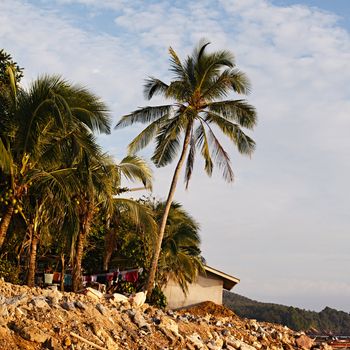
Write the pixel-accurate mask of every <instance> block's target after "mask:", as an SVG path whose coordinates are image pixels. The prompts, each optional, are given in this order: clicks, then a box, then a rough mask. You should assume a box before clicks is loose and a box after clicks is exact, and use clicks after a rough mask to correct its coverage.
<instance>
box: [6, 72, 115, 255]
mask: <svg viewBox="0 0 350 350" xmlns="http://www.w3.org/2000/svg"><path fill="white" fill-rule="evenodd" d="M11 117H12V118H11V122H12V123H13V125H14V126H13V128H12V135H11V136H12V137H11V139H10V140H9V142H8V144H7V147H5V148H4V149H3V150H2V151H3V153H2V157H0V169H1V171H2V172H3V175H4V178H6V181H7V187H8V188H6V191H7V193H9V194H10V195H9V200H8V201H6V202H5V204H6V206H5V208H4V212H3V213H2V220H1V221H0V248H1V246H2V244H3V241H4V239H5V236H6V232H7V229H8V227H9V224H10V220H11V218H12V215H13V212H14V210H15V205H16V203H18V202H20V201H21V199H22V197H23V196H24V195H25V194H26V193H27V192H28V189H29V187H30V185H31V184H32V183H33V181H39V180H41V179H44V181H47V177H48V176H49V177H51V180H52V181H54V180H55V176H52V172H51V173H49V172H48V171H46V170H47V169H51V170H53V171H54V172H56V171H57V170H60V171H61V170H62V169H64V168H70V167H71V166H72V164H74V159H75V158H76V157H78V156H80V155H81V153H82V152H83V150H85V152H90V153H96V152H97V148H98V147H97V145H96V142H95V140H94V138H93V137H92V136H91V135H92V133H93V132H96V131H97V132H104V133H109V132H110V118H109V113H108V110H107V107H106V106H105V104H104V103H103V102H101V100H100V99H99V98H98V97H97V96H95V95H94V94H92V93H91V92H89V91H88V90H87V89H85V88H82V87H80V86H77V85H73V84H70V83H68V82H66V81H65V80H63V79H62V78H61V77H59V76H43V77H41V78H39V79H37V80H36V81H34V83H33V84H32V85H31V87H30V88H29V90H27V91H25V90H20V91H19V93H18V96H17V103H16V107H15V108H14V110H13V112H12V116H11Z"/></svg>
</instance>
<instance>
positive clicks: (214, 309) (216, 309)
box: [180, 301, 236, 317]
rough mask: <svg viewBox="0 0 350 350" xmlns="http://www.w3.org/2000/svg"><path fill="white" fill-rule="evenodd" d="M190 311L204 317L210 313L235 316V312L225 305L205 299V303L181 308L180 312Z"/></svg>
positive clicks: (217, 315) (218, 315) (212, 314)
mask: <svg viewBox="0 0 350 350" xmlns="http://www.w3.org/2000/svg"><path fill="white" fill-rule="evenodd" d="M184 312H189V313H191V314H192V315H195V316H201V317H204V316H205V315H207V314H209V315H211V316H213V317H234V316H236V315H235V313H234V312H233V311H232V310H230V309H228V308H227V307H225V306H223V305H218V304H215V303H213V302H212V301H204V302H203V303H200V304H197V305H194V306H192V307H189V308H185V309H181V311H180V313H184Z"/></svg>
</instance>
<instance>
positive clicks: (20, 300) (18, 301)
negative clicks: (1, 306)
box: [5, 293, 28, 306]
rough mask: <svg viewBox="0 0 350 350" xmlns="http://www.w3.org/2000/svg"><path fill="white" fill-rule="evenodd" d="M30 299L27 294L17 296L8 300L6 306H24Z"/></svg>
mask: <svg viewBox="0 0 350 350" xmlns="http://www.w3.org/2000/svg"><path fill="white" fill-rule="evenodd" d="M27 300H28V297H27V295H26V294H24V293H23V294H20V295H16V296H14V297H12V298H8V299H6V302H5V303H6V304H7V305H11V306H18V305H23V304H25V303H26V302H27Z"/></svg>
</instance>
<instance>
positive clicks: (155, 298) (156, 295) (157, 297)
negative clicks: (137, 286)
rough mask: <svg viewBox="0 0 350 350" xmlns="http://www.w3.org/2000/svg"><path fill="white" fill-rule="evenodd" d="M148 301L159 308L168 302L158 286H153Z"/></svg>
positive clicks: (162, 307)
mask: <svg viewBox="0 0 350 350" xmlns="http://www.w3.org/2000/svg"><path fill="white" fill-rule="evenodd" d="M148 303H149V304H151V305H154V306H156V307H158V308H160V309H165V307H166V306H167V304H168V302H167V300H166V296H165V295H164V293H163V291H162V290H161V288H160V287H159V286H155V287H154V288H153V290H152V294H151V297H150V298H149V300H148Z"/></svg>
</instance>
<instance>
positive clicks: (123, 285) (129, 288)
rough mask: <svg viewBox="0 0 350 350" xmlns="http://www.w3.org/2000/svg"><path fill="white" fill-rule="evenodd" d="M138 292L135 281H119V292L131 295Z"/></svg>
mask: <svg viewBox="0 0 350 350" xmlns="http://www.w3.org/2000/svg"><path fill="white" fill-rule="evenodd" d="M135 292H136V288H135V286H134V284H133V283H131V282H128V281H120V282H118V288H117V293H120V294H126V295H131V294H132V293H135Z"/></svg>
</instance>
